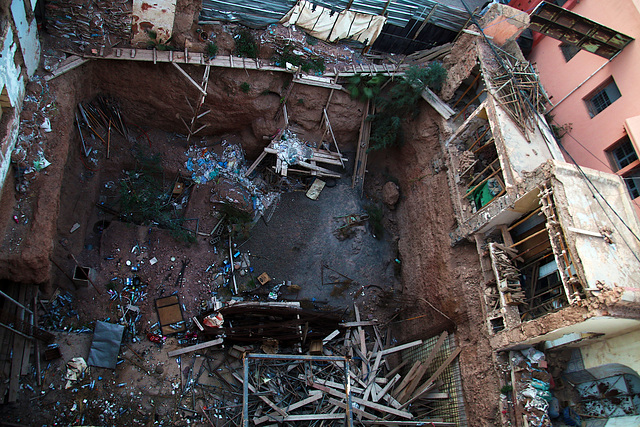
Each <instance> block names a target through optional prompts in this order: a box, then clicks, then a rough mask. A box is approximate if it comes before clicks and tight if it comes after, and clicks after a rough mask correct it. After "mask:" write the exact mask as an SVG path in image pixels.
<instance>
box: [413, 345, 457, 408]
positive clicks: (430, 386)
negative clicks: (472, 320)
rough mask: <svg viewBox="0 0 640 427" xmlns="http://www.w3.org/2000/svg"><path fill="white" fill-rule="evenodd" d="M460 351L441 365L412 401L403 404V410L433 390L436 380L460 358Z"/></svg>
mask: <svg viewBox="0 0 640 427" xmlns="http://www.w3.org/2000/svg"><path fill="white" fill-rule="evenodd" d="M460 351H461V349H460V348H457V349H455V350H454V351H453V353H451V354H450V355H449V357H447V360H445V361H444V362H443V363H442V365H440V367H439V368H438V370H437V371H436V372H434V373H433V375H431V377H430V378H429V379H428V380H427V381H425V382H424V384H423V385H422V386H421V387H420V388H419V389H418V391H416V392H415V393H414V394H413V396H412V397H411V399H409V400H407V401H406V402H405V403H403V404H402V406H401V408H406V407H407V406H409V405H410V404H412V403H413V402H415V401H416V400H417V399H419V398H420V396H422V395H423V394H424V393H426V392H427V391H429V390H431V389H433V388H434V387H435V385H436V380H437V379H438V377H439V376H440V374H442V372H443V371H444V370H445V369H446V368H447V367H448V366H449V365H450V364H451V362H453V361H454V359H455V358H456V357H458V354H460Z"/></svg>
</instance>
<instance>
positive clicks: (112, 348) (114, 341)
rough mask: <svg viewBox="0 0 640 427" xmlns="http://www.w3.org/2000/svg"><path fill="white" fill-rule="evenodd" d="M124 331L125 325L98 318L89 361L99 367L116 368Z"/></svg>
mask: <svg viewBox="0 0 640 427" xmlns="http://www.w3.org/2000/svg"><path fill="white" fill-rule="evenodd" d="M123 333H124V326H122V325H115V324H113V323H107V322H102V321H100V320H97V321H96V329H95V331H94V332H93V342H92V343H91V350H89V360H88V362H87V363H88V364H89V365H91V366H97V367H99V368H109V369H115V368H116V363H117V362H118V353H120V343H122V334H123Z"/></svg>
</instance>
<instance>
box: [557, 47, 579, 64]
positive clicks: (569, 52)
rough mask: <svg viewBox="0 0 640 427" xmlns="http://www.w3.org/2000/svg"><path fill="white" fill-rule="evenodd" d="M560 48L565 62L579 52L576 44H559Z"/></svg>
mask: <svg viewBox="0 0 640 427" xmlns="http://www.w3.org/2000/svg"><path fill="white" fill-rule="evenodd" d="M560 50H561V51H562V55H563V56H564V60H565V61H567V62H569V61H570V60H571V58H573V57H574V56H576V54H577V53H578V52H580V48H579V47H578V46H574V45H572V44H569V43H562V44H560Z"/></svg>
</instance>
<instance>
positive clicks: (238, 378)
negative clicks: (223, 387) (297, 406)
mask: <svg viewBox="0 0 640 427" xmlns="http://www.w3.org/2000/svg"><path fill="white" fill-rule="evenodd" d="M231 375H232V376H233V378H235V379H236V380H238V381H240V384H244V381H243V380H242V377H241V376H240V375H238V374H237V373H236V372H232V373H231ZM247 387H248V388H249V391H250V392H251V393H254V394H255V393H256V388H255V387H254V386H253V385H251V384H247ZM257 396H258V398H259V399H260V400H262V401H263V402H264V403H266V404H267V405H269V406H270V407H271V409H273V410H274V411H276V412H277V413H279V414H280V415H282V416H283V417H288V416H289V414H288V413H287V411H285V410H284V409H282V408H280V407H279V406H278V405H276V404H275V403H273V402H272V401H271V400H269V399H268V398H267V397H266V396H263V395H261V394H258V395H257Z"/></svg>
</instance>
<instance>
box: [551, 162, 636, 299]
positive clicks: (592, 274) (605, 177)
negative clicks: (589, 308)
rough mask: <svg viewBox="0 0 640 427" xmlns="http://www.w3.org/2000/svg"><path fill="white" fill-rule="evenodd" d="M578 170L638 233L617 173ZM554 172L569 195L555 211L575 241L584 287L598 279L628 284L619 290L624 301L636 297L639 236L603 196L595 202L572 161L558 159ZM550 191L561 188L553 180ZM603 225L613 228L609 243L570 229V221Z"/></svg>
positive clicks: (584, 226)
mask: <svg viewBox="0 0 640 427" xmlns="http://www.w3.org/2000/svg"><path fill="white" fill-rule="evenodd" d="M582 170H583V171H584V173H585V174H586V175H587V176H588V177H589V179H590V182H591V183H593V185H595V187H596V188H597V189H598V191H599V192H600V193H601V194H602V195H603V196H604V197H605V198H606V200H607V202H608V203H609V205H611V207H613V209H614V210H615V212H616V213H617V214H618V215H619V216H620V217H621V218H622V219H623V220H624V223H626V225H628V226H629V227H631V229H632V230H633V232H634V233H635V234H636V235H637V236H640V224H639V223H638V219H637V217H636V215H635V210H634V208H633V206H632V205H631V201H630V200H629V197H628V193H627V189H626V186H625V184H624V183H623V182H622V180H621V179H620V177H618V176H617V175H614V174H608V173H604V172H599V171H595V170H593V169H588V168H582ZM554 176H555V178H556V179H557V180H558V181H560V183H562V186H563V187H564V191H563V195H564V197H565V198H566V200H567V203H566V205H563V206H562V207H561V209H560V211H559V214H560V219H561V222H562V226H563V229H564V230H565V236H566V238H567V240H568V243H569V245H570V246H571V245H573V246H574V247H575V251H576V252H577V253H576V254H575V255H577V256H578V257H579V259H580V261H581V264H582V269H583V274H584V277H585V279H586V281H587V283H586V285H587V287H588V288H590V289H594V290H596V289H597V288H596V283H597V282H598V281H600V282H602V283H604V284H607V285H609V286H612V285H617V286H620V287H623V288H626V290H625V292H624V294H623V296H622V298H623V300H624V301H627V302H632V301H633V302H637V303H640V292H639V291H640V262H638V260H637V259H636V256H640V242H638V240H636V238H635V237H633V235H632V233H631V232H630V231H629V230H628V229H627V228H626V226H625V225H624V224H623V222H622V221H621V220H620V219H618V218H617V216H616V214H615V213H614V212H613V211H612V210H611V209H610V208H609V207H608V206H607V205H606V203H605V202H604V201H602V200H601V199H600V198H598V200H600V203H598V200H596V199H594V197H593V194H592V193H591V191H590V190H589V187H588V182H587V181H586V180H585V179H584V177H583V176H582V175H581V174H580V172H579V171H578V169H577V168H576V167H575V166H573V165H569V164H567V163H562V162H556V163H555V174H554ZM554 191H560V188H557V189H556V188H555V186H554ZM603 207H604V209H603ZM603 225H605V226H608V227H609V228H611V229H613V230H614V231H613V234H612V236H611V237H612V239H613V242H614V243H613V244H608V243H607V242H605V240H604V239H603V238H602V237H594V236H591V235H589V234H587V233H580V232H574V231H570V230H569V227H574V228H577V229H579V230H584V231H586V232H591V233H598V234H599V230H600V227H601V226H603ZM572 255H574V254H572Z"/></svg>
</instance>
